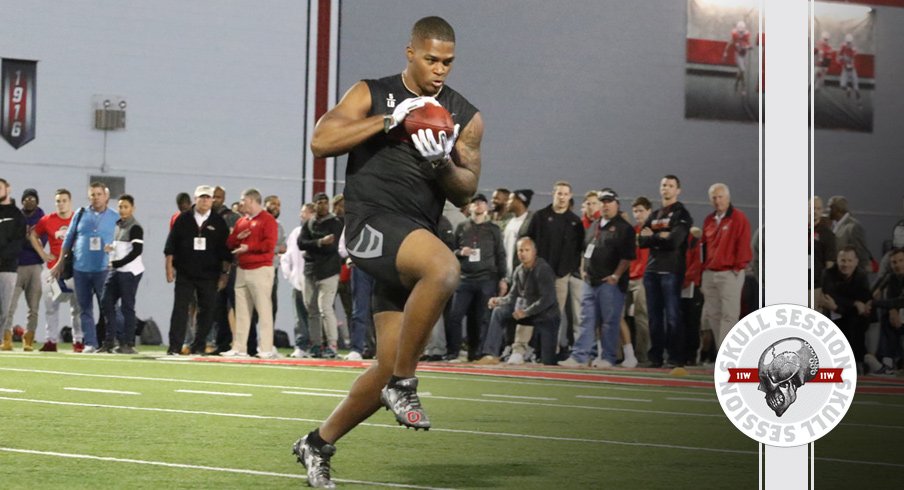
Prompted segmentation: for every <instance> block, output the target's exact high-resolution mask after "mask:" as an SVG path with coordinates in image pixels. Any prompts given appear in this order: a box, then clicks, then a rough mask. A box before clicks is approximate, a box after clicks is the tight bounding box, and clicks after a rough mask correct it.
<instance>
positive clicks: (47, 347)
mask: <svg viewBox="0 0 904 490" xmlns="http://www.w3.org/2000/svg"><path fill="white" fill-rule="evenodd" d="M56 351H57V345H56V342H51V341H49V340H48V341H47V342H44V345H42V346H41V348H40V349H38V352H56Z"/></svg>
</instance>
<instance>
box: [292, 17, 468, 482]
mask: <svg viewBox="0 0 904 490" xmlns="http://www.w3.org/2000/svg"><path fill="white" fill-rule="evenodd" d="M405 54H406V58H407V66H406V68H405V70H404V71H403V72H402V73H401V74H397V75H391V76H389V77H386V78H382V79H379V80H363V81H360V82H358V83H356V84H355V85H353V86H352V88H351V89H349V91H348V92H347V93H346V94H345V96H344V97H343V98H342V100H341V101H340V102H339V104H338V105H337V106H336V107H334V108H333V109H331V110H330V111H329V112H327V113H326V114H325V115H324V116H323V117H322V118H321V119H320V121H319V122H318V124H317V127H316V128H315V130H314V137H313V139H312V141H311V150H312V151H313V153H314V155H315V156H316V157H321V158H322V157H329V156H337V155H341V154H343V153H349V161H348V170H347V174H346V187H345V199H346V221H345V226H346V227H345V233H346V239H347V248H348V252H349V254H350V256H351V257H352V258H353V260H354V261H355V264H356V265H357V266H358V267H361V269H362V270H364V271H365V272H367V273H368V274H370V275H372V276H373V277H374V278H375V280H376V283H375V286H374V303H373V311H374V323H375V325H376V332H377V359H378V361H377V362H376V363H374V364H373V365H372V366H371V367H370V368H369V369H368V370H367V371H365V372H364V374H362V375H361V376H360V377H358V379H357V380H356V381H355V383H354V384H353V385H352V387H351V390H350V391H349V394H348V397H346V399H345V400H343V401H342V402H341V403H340V404H339V406H338V407H337V408H336V409H335V410H334V411H333V413H332V414H331V415H330V416H329V418H328V419H327V420H326V421H325V422H324V423H323V424H322V425H321V426H320V427H319V428H318V429H315V430H314V431H312V432H311V433H309V434H308V435H306V436H304V437H303V438H301V439H299V440H298V441H297V442H296V443H295V445H294V447H293V452H294V453H295V454H296V456H297V457H298V460H299V462H301V463H302V464H303V465H305V467H306V468H307V470H308V471H307V472H308V484H309V485H311V486H315V487H325V488H331V487H333V486H334V484H333V482H332V480H331V479H330V457H331V456H332V455H333V454H334V453H335V451H336V448H335V446H334V444H335V443H336V441H337V440H339V438H341V437H342V436H343V435H345V434H346V433H347V432H348V431H350V430H351V429H353V428H354V427H355V426H357V425H358V424H360V423H361V422H363V421H364V420H365V419H367V418H368V417H370V415H371V414H373V413H374V412H376V411H377V409H379V408H380V407H381V406H385V407H387V408H389V409H391V410H392V412H393V414H394V415H395V417H396V420H397V421H398V422H399V423H400V424H403V425H406V426H409V427H414V428H423V429H427V428H429V427H430V422H429V420H428V419H427V414H426V413H425V412H424V410H423V408H422V407H421V403H420V400H419V398H418V396H417V378H416V377H414V372H415V368H416V367H417V362H418V358H419V357H420V356H421V353H422V352H423V350H424V346H425V345H426V343H427V341H428V340H429V337H430V333H431V330H432V328H433V325H434V324H435V323H436V321H437V319H438V318H439V316H440V314H441V313H442V311H443V307H444V306H445V304H446V301H448V299H449V297H450V296H451V295H452V293H453V291H455V288H456V287H457V285H458V281H459V264H458V260H457V259H456V258H455V256H454V255H453V254H452V252H451V251H450V250H449V248H448V247H447V246H446V245H445V244H444V243H443V242H442V241H441V240H440V239H439V238H437V236H436V235H435V234H434V230H435V227H436V223H437V220H438V219H439V216H440V215H441V214H442V210H443V205H444V202H445V200H446V199H448V200H450V201H451V202H452V203H453V204H454V205H456V206H463V205H465V204H466V203H467V202H468V200H469V198H470V197H471V196H472V195H474V193H475V192H476V190H477V180H478V178H479V176H480V141H481V138H482V136H483V121H482V119H481V117H480V114H479V113H478V112H477V109H476V108H475V107H474V106H472V105H471V104H470V103H469V102H468V101H467V100H466V99H465V98H464V97H462V96H461V95H459V94H458V93H457V92H455V91H453V90H452V89H451V88H449V87H446V86H445V83H444V82H445V79H446V77H447V76H448V75H449V71H450V70H451V68H452V62H453V60H454V59H455V32H454V31H453V30H452V27H451V26H450V25H449V24H448V23H447V22H446V21H445V20H443V19H441V18H439V17H426V18H423V19H421V20H419V21H417V22H416V23H415V25H414V27H413V29H412V32H411V40H410V42H409V44H408V46H407V47H406V49H405ZM433 103H439V104H441V105H442V106H443V107H445V108H446V110H448V111H449V112H450V113H451V114H454V116H453V120H454V121H455V123H456V125H455V126H456V129H455V131H454V132H453V134H451V135H449V134H445V133H444V132H440V134H439V135H434V134H433V133H432V132H423V131H421V132H419V133H418V134H413V135H411V140H412V143H413V146H412V145H408V144H403V143H400V142H399V141H398V139H397V138H399V137H400V136H405V135H403V134H399V133H401V132H402V129H401V128H400V127H399V126H400V125H401V123H402V121H403V120H404V119H405V117H406V116H407V115H408V113H409V112H411V111H412V110H413V109H415V108H417V107H421V106H423V105H425V104H433ZM396 128H398V129H396ZM459 129H461V132H460V137H458V136H459V131H458V130H459Z"/></svg>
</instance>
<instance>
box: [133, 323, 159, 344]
mask: <svg viewBox="0 0 904 490" xmlns="http://www.w3.org/2000/svg"><path fill="white" fill-rule="evenodd" d="M135 334H136V335H138V336H139V337H140V338H141V345H160V344H162V343H163V336H162V335H160V328H159V327H158V326H157V322H155V321H154V319H153V318H148V319H147V320H138V321H137V322H136V325H135Z"/></svg>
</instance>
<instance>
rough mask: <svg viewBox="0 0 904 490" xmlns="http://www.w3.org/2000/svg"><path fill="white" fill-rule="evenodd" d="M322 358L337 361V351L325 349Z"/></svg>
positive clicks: (330, 348) (329, 348)
mask: <svg viewBox="0 0 904 490" xmlns="http://www.w3.org/2000/svg"><path fill="white" fill-rule="evenodd" d="M320 357H323V358H324V359H335V358H336V349H334V348H332V347H327V348H326V349H323V353H321V355H320Z"/></svg>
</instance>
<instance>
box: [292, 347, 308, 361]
mask: <svg viewBox="0 0 904 490" xmlns="http://www.w3.org/2000/svg"><path fill="white" fill-rule="evenodd" d="M307 356H308V353H307V352H305V351H304V349H302V348H301V347H296V348H295V350H293V351H292V354H291V355H290V356H289V357H294V358H296V359H302V358H305V357H307Z"/></svg>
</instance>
